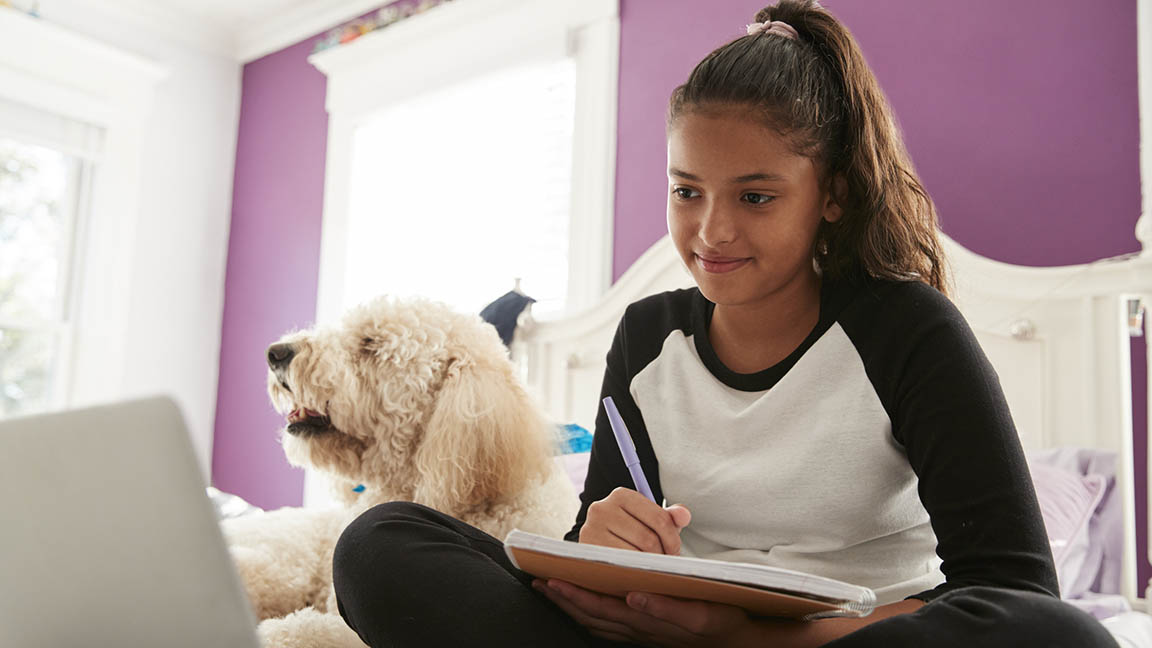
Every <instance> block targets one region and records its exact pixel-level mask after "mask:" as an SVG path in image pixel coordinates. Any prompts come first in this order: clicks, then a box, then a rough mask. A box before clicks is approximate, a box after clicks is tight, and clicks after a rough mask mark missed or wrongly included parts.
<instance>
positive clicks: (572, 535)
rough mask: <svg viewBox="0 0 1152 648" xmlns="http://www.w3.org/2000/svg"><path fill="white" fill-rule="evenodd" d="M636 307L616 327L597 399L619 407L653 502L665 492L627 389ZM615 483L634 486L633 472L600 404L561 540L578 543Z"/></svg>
mask: <svg viewBox="0 0 1152 648" xmlns="http://www.w3.org/2000/svg"><path fill="white" fill-rule="evenodd" d="M635 306H636V305H635V304H634V305H633V306H630V307H629V308H628V310H627V311H625V313H624V317H623V318H621V319H620V324H619V325H618V326H617V327H616V335H615V337H614V338H613V339H612V347H611V348H610V349H609V350H608V363H607V364H608V366H607V369H605V371H604V383H603V386H602V387H601V389H600V400H601V402H602V401H603V400H604V398H605V397H606V396H611V397H612V401H613V402H615V403H616V408H617V409H618V410H620V418H621V419H623V421H624V424H625V425H626V426H628V431H629V433H630V434H631V435H632V441H633V444H634V445H635V446H636V453H637V455H638V456H639V458H640V467H641V468H642V469H643V470H644V475H645V477H647V479H648V485H649V486H651V487H652V493H653V494H654V495H655V496H656V501H657V502H660V501H661V500H663V498H664V495H663V493H662V491H661V489H660V477H659V472H658V469H657V465H656V455H655V453H654V452H653V450H652V443H651V441H650V440H649V439H648V429H647V428H646V427H645V426H644V417H643V416H642V415H641V413H640V410H639V408H638V407H637V406H636V401H635V400H633V398H632V394H631V392H630V391H629V389H628V385H629V383H630V382H631V376H633V375H635V371H629V370H630V369H636V367H630V366H629V364H630V362H629V356H628V331H627V323H628V320H629V313H631V312H633V311H634V310H635ZM618 486H624V487H625V488H633V489H634V488H635V487H636V486H635V484H633V482H632V475H631V474H629V472H628V467H627V466H625V465H624V457H623V456H622V455H621V454H620V448H619V446H617V445H616V437H615V436H613V434H612V427H611V426H610V425H609V423H608V415H607V414H606V413H605V412H604V407H603V405H600V406H599V409H598V411H597V413H596V430H595V432H593V435H592V456H591V457H589V459H588V475H587V477H585V479H584V491H583V492H582V493H580V511H579V512H578V513H577V514H576V523H575V524H574V525H573V526H572V529H571V530H570V531H569V532H568V533H566V534H565V535H564V539H565V540H570V541H572V542H578V541H579V540H580V528H581V527H582V526H584V520H585V519H586V518H587V516H588V507H589V505H591V504H592V502H596V501H599V500H602V499H604V498H605V497H607V496H608V494H609V493H611V492H612V491H613V490H614V489H616V488H617V487H618Z"/></svg>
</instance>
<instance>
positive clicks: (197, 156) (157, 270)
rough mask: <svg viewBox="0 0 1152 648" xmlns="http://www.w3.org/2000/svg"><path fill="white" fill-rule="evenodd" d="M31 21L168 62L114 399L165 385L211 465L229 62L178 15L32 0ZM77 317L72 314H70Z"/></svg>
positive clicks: (230, 113)
mask: <svg viewBox="0 0 1152 648" xmlns="http://www.w3.org/2000/svg"><path fill="white" fill-rule="evenodd" d="M40 13H41V15H42V16H43V19H44V20H46V21H49V22H52V23H54V24H56V25H58V26H61V27H64V28H66V29H69V30H71V31H74V32H79V33H81V34H84V35H87V36H89V37H92V38H95V39H97V40H100V41H103V42H105V43H107V44H109V45H113V46H115V47H118V48H120V49H122V50H125V51H127V52H130V53H133V54H136V55H138V56H142V57H144V58H147V59H150V60H153V61H155V62H157V63H158V64H160V65H161V66H163V67H164V68H166V69H167V70H168V76H167V77H166V78H165V79H164V80H163V81H161V82H160V84H159V85H158V86H157V91H156V98H155V103H154V109H153V112H152V117H151V120H150V123H148V124H147V125H146V127H145V137H144V141H145V148H144V151H143V159H142V164H141V167H142V171H141V186H140V195H139V205H140V207H141V214H140V217H139V219H138V223H139V224H138V227H137V231H136V240H135V244H134V246H133V250H134V252H133V258H132V259H131V263H132V280H131V285H129V286H125V287H124V289H125V290H127V291H128V293H129V298H128V300H127V301H126V303H128V304H130V305H129V311H130V312H129V317H128V318H127V319H128V322H129V325H128V331H127V336H126V337H127V339H128V340H129V342H128V349H127V354H126V355H127V358H126V364H125V366H124V371H123V379H122V384H121V385H120V386H119V388H118V389H112V390H111V391H110V392H109V393H118V394H119V395H120V396H122V397H127V396H134V395H143V394H153V393H158V392H164V393H169V394H171V395H173V396H175V397H176V399H177V400H178V401H179V403H180V405H181V407H182V409H183V410H184V414H185V416H186V418H187V420H188V423H189V426H190V427H191V429H192V436H193V441H194V443H195V445H196V448H197V453H198V456H199V459H200V461H201V466H202V467H203V469H204V474H205V475H207V474H208V469H209V467H210V465H211V447H212V446H211V444H212V434H213V425H214V417H215V410H216V384H217V377H218V370H219V358H220V328H221V327H220V323H221V320H222V311H223V305H224V271H225V262H226V256H227V251H228V232H229V222H230V217H231V203H232V178H233V166H234V162H235V151H236V134H237V127H238V123H239V114H240V74H241V68H240V64H239V63H238V62H237V61H236V60H235V59H234V58H233V57H232V56H231V55H230V49H229V48H230V43H226V42H217V41H216V40H214V37H213V36H212V35H211V34H210V33H209V32H207V31H205V30H203V29H198V28H197V26H195V25H192V24H190V23H186V22H184V20H183V17H179V16H172V15H165V14H160V13H157V12H156V11H155V10H148V9H147V8H146V6H144V7H141V6H134V5H132V4H130V3H126V4H120V3H118V2H110V1H109V0H41V5H40ZM81 326H83V323H81Z"/></svg>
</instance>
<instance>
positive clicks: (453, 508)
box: [415, 360, 552, 514]
mask: <svg viewBox="0 0 1152 648" xmlns="http://www.w3.org/2000/svg"><path fill="white" fill-rule="evenodd" d="M434 407H435V409H434V411H433V413H432V416H431V418H430V419H429V421H428V424H427V427H426V428H425V430H424V437H423V440H422V441H421V442H420V447H419V449H418V450H417V452H416V469H417V471H418V472H419V475H420V478H419V485H418V487H417V489H416V492H415V499H416V501H417V502H420V503H422V504H425V505H427V506H431V507H432V508H435V509H437V510H440V511H445V512H448V513H450V514H451V513H460V512H464V511H468V510H471V509H474V508H475V507H477V506H479V505H481V504H484V503H492V502H499V501H501V500H505V499H507V498H509V497H511V496H514V495H516V494H517V493H519V492H521V491H522V490H523V489H525V488H526V487H528V486H529V485H531V484H532V483H533V482H534V481H536V480H539V479H543V478H545V477H546V475H547V473H548V470H549V468H550V467H551V458H550V455H551V450H552V448H551V447H550V445H549V441H548V437H547V436H546V424H545V420H544V417H543V416H542V414H541V413H540V411H539V409H538V408H537V406H536V404H535V403H534V402H533V401H532V399H531V398H529V396H528V394H527V392H525V390H524V388H523V387H522V386H521V385H520V383H519V381H517V380H516V379H515V376H514V375H513V370H512V367H511V365H508V366H507V367H505V366H477V364H475V363H474V362H472V361H470V360H457V361H455V362H453V363H452V365H451V366H449V368H448V370H447V374H446V377H445V380H444V384H443V386H442V387H441V389H440V391H439V393H438V394H437V396H436V404H435V406H434Z"/></svg>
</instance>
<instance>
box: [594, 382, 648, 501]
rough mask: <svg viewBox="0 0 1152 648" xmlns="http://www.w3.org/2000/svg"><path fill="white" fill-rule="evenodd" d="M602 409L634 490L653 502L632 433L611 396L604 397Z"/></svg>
mask: <svg viewBox="0 0 1152 648" xmlns="http://www.w3.org/2000/svg"><path fill="white" fill-rule="evenodd" d="M604 411H605V412H606V413H607V414H608V424H609V425H611V426H612V434H613V435H614V436H615V437H616V445H618V446H620V454H621V455H623V456H624V465H625V466H628V472H629V474H631V475H632V481H633V482H634V483H635V484H636V490H638V491H640V494H641V495H643V496H644V497H647V498H648V499H650V500H652V501H653V502H655V501H656V497H655V496H654V495H653V494H652V487H651V486H649V485H648V479H647V478H646V477H645V476H644V471H643V470H642V469H641V468H640V457H638V456H636V446H634V445H632V435H630V434H628V428H627V427H626V426H625V425H624V419H622V418H620V412H619V410H617V409H616V403H614V402H612V397H611V396H608V397H607V398H605V399H604Z"/></svg>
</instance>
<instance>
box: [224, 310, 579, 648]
mask: <svg viewBox="0 0 1152 648" xmlns="http://www.w3.org/2000/svg"><path fill="white" fill-rule="evenodd" d="M277 349H278V351H277V355H279V356H280V360H281V361H280V362H272V359H271V358H270V366H272V367H273V368H272V369H270V371H269V374H268V392H269V395H270V396H271V399H272V403H273V405H274V406H275V408H276V409H277V411H279V412H280V413H281V414H285V415H287V416H288V417H289V424H288V425H287V426H286V427H285V429H284V431H283V433H282V437H281V438H282V443H283V446H284V451H285V454H286V455H287V457H288V460H289V462H290V463H292V464H293V465H296V466H306V467H310V468H313V469H315V470H317V471H320V472H322V473H324V474H326V475H327V476H328V477H329V478H330V479H331V482H332V484H333V485H334V488H335V493H336V496H337V498H338V499H339V501H340V502H341V503H342V506H339V507H335V508H329V509H280V510H279V511H274V512H271V513H266V514H258V515H255V516H247V517H242V518H236V519H233V520H228V521H226V522H225V532H226V535H227V536H228V539H229V545H230V547H231V549H232V553H233V557H234V558H235V560H236V562H237V565H238V567H239V570H240V573H241V576H242V578H243V580H244V583H245V586H246V588H247V591H248V594H249V597H250V599H251V601H252V604H253V607H254V609H255V612H256V615H257V617H258V618H259V619H261V623H260V626H259V630H260V635H261V640H262V642H263V643H264V645H265V646H277V647H288V646H309V647H317V648H319V647H331V646H344V645H347V646H362V645H363V644H361V643H360V641H359V639H358V638H357V637H356V635H355V634H354V633H352V631H351V630H350V629H348V628H347V626H346V625H345V624H344V622H343V620H342V619H341V618H340V616H339V615H338V614H337V611H336V604H335V593H334V592H333V590H332V550H333V547H334V546H335V543H336V540H337V539H338V538H339V535H340V532H341V531H342V530H343V529H344V527H345V526H347V524H348V523H349V522H350V521H351V520H352V519H354V518H355V517H356V515H358V514H359V513H361V512H363V511H364V510H366V509H367V508H369V507H371V506H374V505H376V504H380V503H383V502H389V501H397V500H400V501H414V502H419V503H421V504H425V505H427V506H430V507H432V508H435V509H438V510H440V511H443V512H445V513H448V514H449V515H452V516H454V517H457V518H459V519H461V520H463V521H465V522H467V523H469V524H472V525H473V526H476V527H478V528H480V529H482V530H484V531H486V532H488V533H490V534H492V535H494V536H496V537H498V538H502V537H503V536H504V535H505V534H506V533H507V532H508V531H510V530H511V529H512V528H517V527H518V528H521V529H524V530H527V531H533V532H536V533H542V534H545V535H550V536H554V537H559V536H560V535H562V534H563V533H564V531H566V530H567V529H568V527H569V526H570V525H571V523H572V520H573V518H574V515H575V510H576V507H577V504H578V502H577V499H576V496H575V494H574V492H573V489H572V486H571V484H570V482H569V481H568V480H567V478H566V477H565V476H564V475H563V472H562V471H561V470H559V469H558V468H557V465H556V464H555V462H554V461H553V460H552V458H551V455H552V454H553V447H552V444H553V437H552V435H551V433H550V432H549V430H550V429H551V426H550V425H549V424H548V423H547V421H546V419H545V418H544V417H543V416H542V414H541V413H540V411H539V409H538V407H537V406H536V405H535V403H534V402H533V400H532V399H531V398H530V397H529V396H528V394H527V393H526V391H525V390H524V388H523V386H522V385H521V384H520V381H519V380H518V379H517V377H516V374H515V371H514V367H513V366H512V363H511V362H510V361H509V360H508V356H507V353H506V351H505V348H504V346H503V344H502V343H501V342H500V339H499V337H498V336H497V334H496V331H495V329H494V328H493V327H491V326H490V325H488V324H486V323H484V322H483V321H482V320H480V318H479V317H477V316H474V315H464V314H461V313H456V312H454V311H452V310H451V309H449V308H448V307H447V306H445V305H443V304H439V303H436V302H431V301H426V300H421V299H416V300H397V299H392V298H387V297H383V298H379V299H376V300H374V301H372V302H369V303H367V304H365V305H363V306H360V307H357V308H355V309H353V310H352V311H350V312H349V313H348V314H347V315H346V316H345V317H344V319H343V320H342V321H341V323H340V324H339V325H337V326H333V327H327V328H318V329H315V330H309V331H300V332H294V333H290V334H288V335H286V336H284V337H283V338H281V340H280V342H279V343H278V344H277V345H274V346H273V347H271V348H270V353H272V351H273V350H277ZM284 355H288V356H290V358H289V359H288V360H287V361H284V360H283V356H284ZM358 486H363V488H362V489H358V488H357V487H358Z"/></svg>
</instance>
